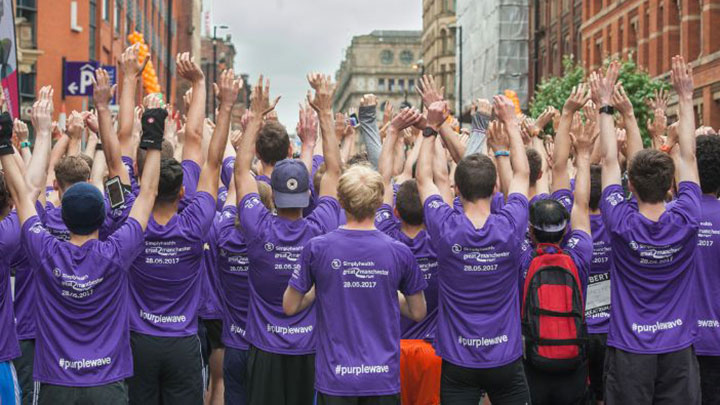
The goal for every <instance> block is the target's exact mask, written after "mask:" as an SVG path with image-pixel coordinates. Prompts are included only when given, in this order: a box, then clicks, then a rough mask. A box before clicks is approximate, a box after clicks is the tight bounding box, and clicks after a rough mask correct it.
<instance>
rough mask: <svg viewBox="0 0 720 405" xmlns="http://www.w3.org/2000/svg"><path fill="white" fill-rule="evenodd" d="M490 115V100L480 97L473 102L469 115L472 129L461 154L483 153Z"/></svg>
mask: <svg viewBox="0 0 720 405" xmlns="http://www.w3.org/2000/svg"><path fill="white" fill-rule="evenodd" d="M491 116H492V104H490V101H488V100H486V99H484V98H481V99H478V100H477V101H476V102H474V103H473V109H472V116H471V117H470V121H471V126H472V130H471V131H470V139H468V143H467V148H465V154H464V155H463V156H468V155H472V154H475V153H485V144H486V141H487V130H488V127H489V125H490V117H491Z"/></svg>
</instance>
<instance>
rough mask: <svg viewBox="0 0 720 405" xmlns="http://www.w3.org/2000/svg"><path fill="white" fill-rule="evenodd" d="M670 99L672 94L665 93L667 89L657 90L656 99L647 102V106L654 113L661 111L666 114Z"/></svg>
mask: <svg viewBox="0 0 720 405" xmlns="http://www.w3.org/2000/svg"><path fill="white" fill-rule="evenodd" d="M669 99H670V93H668V92H667V91H665V89H660V90H655V97H653V98H651V99H649V100H647V101H646V104H647V106H648V107H650V109H651V110H653V111H655V110H657V109H660V110H663V112H665V110H667V105H668V101H669Z"/></svg>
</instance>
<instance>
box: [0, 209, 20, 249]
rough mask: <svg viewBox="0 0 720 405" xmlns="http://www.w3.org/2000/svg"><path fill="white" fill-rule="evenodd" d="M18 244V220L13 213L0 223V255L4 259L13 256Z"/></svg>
mask: <svg viewBox="0 0 720 405" xmlns="http://www.w3.org/2000/svg"><path fill="white" fill-rule="evenodd" d="M19 243H20V220H19V218H18V216H17V213H16V212H14V211H13V212H11V213H10V214H9V215H8V216H6V217H5V218H4V219H3V220H2V222H0V254H1V255H3V257H4V258H9V257H12V256H14V255H15V252H16V251H17V250H18V249H17V247H18V244H19Z"/></svg>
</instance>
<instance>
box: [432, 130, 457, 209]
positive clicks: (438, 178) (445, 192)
mask: <svg viewBox="0 0 720 405" xmlns="http://www.w3.org/2000/svg"><path fill="white" fill-rule="evenodd" d="M433 182H434V183H435V185H436V186H437V188H438V190H440V195H441V196H442V198H443V201H445V202H446V203H447V204H450V205H452V200H453V192H452V188H451V186H450V171H449V170H448V162H447V159H446V158H445V148H444V147H443V144H442V141H441V140H440V139H438V138H437V137H435V156H434V158H433Z"/></svg>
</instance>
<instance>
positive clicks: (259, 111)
mask: <svg viewBox="0 0 720 405" xmlns="http://www.w3.org/2000/svg"><path fill="white" fill-rule="evenodd" d="M279 101H280V97H279V96H278V97H277V98H276V99H275V101H273V102H272V104H271V103H270V79H267V80H266V81H265V86H264V87H263V76H262V75H260V77H259V78H258V81H257V84H255V87H254V88H253V91H252V95H251V96H250V108H249V111H250V112H251V113H252V115H253V116H254V118H260V119H263V118H264V117H265V116H266V115H267V114H268V113H269V112H270V111H272V110H274V109H275V106H276V105H277V103H278V102H279Z"/></svg>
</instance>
